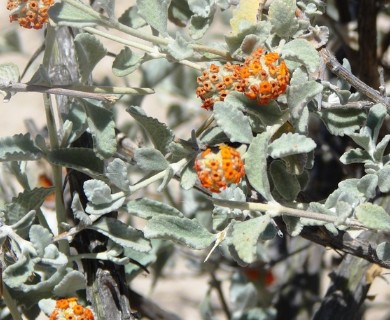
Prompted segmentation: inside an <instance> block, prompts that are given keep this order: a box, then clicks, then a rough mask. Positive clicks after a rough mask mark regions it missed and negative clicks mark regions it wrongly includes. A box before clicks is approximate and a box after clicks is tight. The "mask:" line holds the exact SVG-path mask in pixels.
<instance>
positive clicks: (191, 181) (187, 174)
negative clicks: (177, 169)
mask: <svg viewBox="0 0 390 320" xmlns="http://www.w3.org/2000/svg"><path fill="white" fill-rule="evenodd" d="M194 164H195V160H194V159H192V160H191V161H189V162H188V163H187V164H186V166H185V167H184V168H183V170H182V171H181V176H180V186H181V187H182V188H183V189H184V190H190V189H191V188H193V187H194V185H195V183H196V181H197V179H198V175H197V174H196V172H195V169H194Z"/></svg>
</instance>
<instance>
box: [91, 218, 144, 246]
mask: <svg viewBox="0 0 390 320" xmlns="http://www.w3.org/2000/svg"><path fill="white" fill-rule="evenodd" d="M88 229H92V230H96V231H98V232H100V233H102V234H104V235H105V236H107V237H108V238H110V239H111V240H112V241H114V242H115V243H117V244H119V245H121V246H123V247H126V248H131V249H133V250H136V251H140V252H148V251H149V250H150V249H151V247H150V243H149V241H148V240H146V239H145V238H144V236H143V233H142V231H140V230H137V229H134V228H133V227H131V226H128V225H126V224H124V223H123V222H121V221H119V220H117V219H114V218H107V217H106V218H105V217H103V218H101V219H99V220H98V221H97V222H95V223H94V224H93V225H91V226H88Z"/></svg>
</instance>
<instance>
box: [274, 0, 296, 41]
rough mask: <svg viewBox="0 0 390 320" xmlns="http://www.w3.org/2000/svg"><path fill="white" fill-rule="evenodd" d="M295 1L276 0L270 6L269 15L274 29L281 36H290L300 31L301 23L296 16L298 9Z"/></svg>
mask: <svg viewBox="0 0 390 320" xmlns="http://www.w3.org/2000/svg"><path fill="white" fill-rule="evenodd" d="M295 3H296V1H295V0H275V1H272V2H271V5H270V6H269V10H268V16H269V19H270V22H271V24H272V29H273V31H274V32H275V33H276V34H277V35H278V36H280V37H283V38H289V37H292V36H293V35H294V34H295V33H296V32H297V31H298V28H299V24H298V20H297V18H296V16H295V11H296V10H297V6H296V4H295Z"/></svg>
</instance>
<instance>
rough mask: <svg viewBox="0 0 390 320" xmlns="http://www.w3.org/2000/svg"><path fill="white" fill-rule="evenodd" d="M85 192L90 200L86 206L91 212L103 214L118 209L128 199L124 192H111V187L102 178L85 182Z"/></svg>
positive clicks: (87, 210) (86, 209)
mask: <svg viewBox="0 0 390 320" xmlns="http://www.w3.org/2000/svg"><path fill="white" fill-rule="evenodd" d="M84 192H85V195H86V196H87V198H88V200H89V201H90V202H88V204H87V207H86V208H85V211H86V212H88V213H89V214H95V215H102V214H106V213H109V212H112V211H116V210H118V209H119V208H120V207H121V206H122V205H123V203H124V202H125V200H126V197H125V194H124V193H123V192H117V193H114V194H111V188H110V187H109V186H108V185H107V184H105V183H104V182H103V181H100V180H87V181H86V182H84Z"/></svg>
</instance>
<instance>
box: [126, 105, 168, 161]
mask: <svg viewBox="0 0 390 320" xmlns="http://www.w3.org/2000/svg"><path fill="white" fill-rule="evenodd" d="M126 111H127V112H128V113H130V115H131V116H132V117H133V118H134V119H135V120H137V121H138V122H139V124H140V125H142V127H144V129H145V130H146V131H147V132H148V134H149V136H150V138H151V139H152V141H153V144H154V146H155V147H156V149H158V150H160V151H161V152H162V153H163V154H164V153H165V151H166V149H167V148H168V146H169V144H170V143H171V142H172V141H173V137H174V136H173V133H172V131H171V130H170V129H169V128H168V127H167V126H166V125H165V124H164V123H161V122H159V121H158V120H157V119H155V118H151V117H148V116H147V115H145V113H144V112H143V110H142V109H141V108H140V107H135V106H132V107H129V108H127V109H126Z"/></svg>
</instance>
